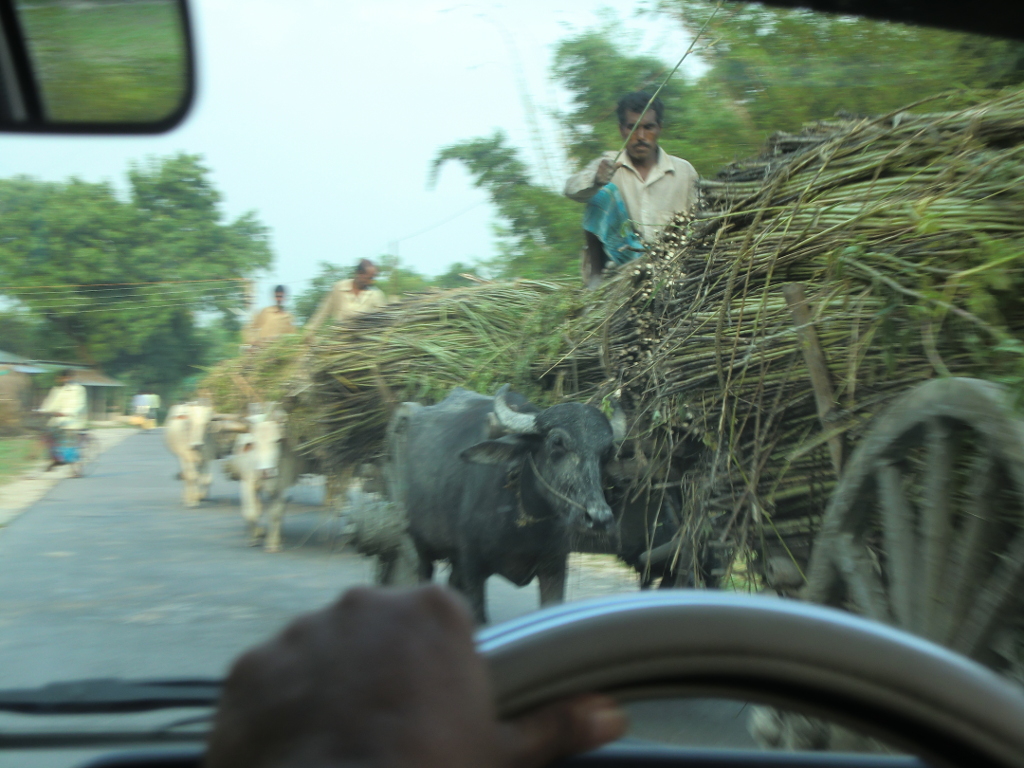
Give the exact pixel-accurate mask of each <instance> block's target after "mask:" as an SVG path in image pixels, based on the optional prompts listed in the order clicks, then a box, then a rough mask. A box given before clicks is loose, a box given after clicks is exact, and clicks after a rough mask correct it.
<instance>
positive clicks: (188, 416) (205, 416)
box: [164, 402, 213, 507]
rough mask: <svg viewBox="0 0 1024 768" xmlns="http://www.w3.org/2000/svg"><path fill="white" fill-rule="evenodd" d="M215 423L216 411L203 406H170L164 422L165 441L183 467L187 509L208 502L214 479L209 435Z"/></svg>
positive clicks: (185, 404)
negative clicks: (211, 470) (207, 454)
mask: <svg viewBox="0 0 1024 768" xmlns="http://www.w3.org/2000/svg"><path fill="white" fill-rule="evenodd" d="M212 419H213V407H212V406H211V405H209V404H207V403H203V402H193V403H182V404H179V405H174V406H171V409H170V410H169V411H168V412H167V420H166V421H165V422H164V440H165V441H166V443H167V447H168V448H169V449H170V451H171V453H173V454H174V456H175V457H176V458H177V459H178V463H179V465H180V466H181V479H182V480H184V481H185V491H184V501H185V506H186V507H196V506H198V505H199V502H200V501H202V500H203V499H205V498H206V495H207V494H208V493H209V490H210V483H212V482H213V476H212V474H211V473H210V468H209V462H208V461H207V456H206V451H205V450H204V448H205V444H206V431H207V428H208V427H209V425H210V421H211V420H212Z"/></svg>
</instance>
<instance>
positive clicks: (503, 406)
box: [494, 384, 537, 435]
mask: <svg viewBox="0 0 1024 768" xmlns="http://www.w3.org/2000/svg"><path fill="white" fill-rule="evenodd" d="M508 388H509V387H508V384H505V385H504V386H503V387H502V388H501V389H499V390H498V394H497V396H496V397H495V398H494V413H495V415H497V417H498V422H499V423H500V424H501V426H503V427H504V428H505V429H507V430H508V431H509V432H511V433H513V434H516V435H535V434H537V417H536V415H535V414H532V413H519V412H518V411H513V410H512V409H511V408H509V407H508V404H507V403H506V402H505V393H506V392H508Z"/></svg>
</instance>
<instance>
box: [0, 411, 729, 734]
mask: <svg viewBox="0 0 1024 768" xmlns="http://www.w3.org/2000/svg"><path fill="white" fill-rule="evenodd" d="M175 471H176V466H175V463H174V462H173V460H172V458H171V456H170V454H169V453H168V452H167V449H166V448H165V447H164V443H163V436H162V433H161V432H160V431H153V432H146V433H138V434H136V435H133V436H131V437H129V438H127V439H126V440H125V441H124V442H122V443H120V444H119V445H117V446H115V447H113V448H111V449H110V450H109V451H108V452H106V453H105V454H103V455H102V456H101V457H100V458H99V459H98V461H97V463H96V465H95V466H94V467H93V470H92V471H91V472H90V473H89V474H88V475H87V476H86V477H84V478H80V479H70V480H66V481H63V482H61V483H60V484H59V485H57V486H56V487H55V488H53V489H52V490H51V491H50V492H49V493H48V494H47V495H46V496H45V497H44V498H43V499H41V500H40V501H38V502H37V503H36V504H35V505H33V506H32V507H30V508H29V509H27V510H26V511H25V513H24V514H22V515H21V516H20V517H18V518H17V519H16V520H14V521H13V522H12V523H11V524H10V525H8V526H7V527H5V528H2V529H0V659H3V663H2V664H0V688H9V687H21V686H35V685H41V684H44V683H47V682H50V681H53V680H69V679H76V678H91V677H108V676H117V677H131V678H147V677H149V678H152V677H157V678H166V677H193V678H194V677H205V676H220V675H222V674H223V673H224V672H225V668H226V665H227V664H228V662H229V660H230V659H231V658H233V657H234V656H235V655H236V654H237V653H238V652H239V651H241V650H242V649H244V648H246V647H248V646H250V645H252V644H253V643H256V642H258V641H260V640H262V639H263V638H265V637H267V636H268V635H270V634H272V633H274V632H276V631H277V630H278V629H279V628H280V627H281V626H282V625H283V624H285V623H286V622H287V621H288V620H289V619H290V618H291V617H293V616H294V615H295V614H297V613H299V612H301V611H305V610H309V609H312V608H317V607H319V606H322V605H324V604H326V603H327V602H329V601H331V600H332V599H334V597H335V596H337V595H338V594H339V593H340V592H341V591H342V590H343V589H345V588H346V587H348V586H351V585H353V584H358V583H367V582H369V581H370V578H371V563H370V561H368V560H367V559H365V558H363V557H361V556H359V555H358V554H356V553H354V552H352V551H350V550H347V549H346V548H345V547H344V546H343V539H342V537H341V536H340V535H339V532H338V526H337V523H336V521H334V520H333V518H331V517H330V516H329V515H326V514H324V513H323V512H322V511H321V509H320V507H319V506H317V505H318V504H319V502H320V498H321V494H320V489H319V488H317V487H314V486H311V485H307V486H299V487H297V488H296V489H294V490H293V495H292V499H293V503H292V504H291V505H290V509H291V511H292V514H290V515H289V516H288V517H287V518H286V522H285V527H284V537H285V548H284V551H283V552H281V553H280V554H276V555H268V554H266V553H264V552H263V551H262V550H259V549H253V548H250V547H247V546H246V543H245V528H244V525H243V523H242V520H241V518H240V516H239V513H238V492H237V484H235V483H230V482H228V481H227V480H226V479H225V478H224V477H223V476H222V475H220V474H219V471H218V474H217V475H216V476H215V480H214V484H213V487H212V489H211V490H212V498H211V500H209V501H207V502H205V503H204V504H203V505H202V506H201V507H199V508H198V509H196V510H186V509H185V508H184V507H183V506H182V503H181V484H180V482H179V481H177V480H175V479H174V478H173V475H174V473H175ZM574 558H575V559H574V560H573V570H572V571H571V573H570V578H569V583H568V590H569V596H570V598H580V597H587V596H591V595H592V594H595V593H601V592H608V591H614V590H622V589H628V588H635V586H633V582H632V579H631V577H624V574H623V571H621V570H619V569H618V568H616V567H614V566H609V565H608V564H601V563H598V562H596V561H595V560H594V559H593V558H590V559H587V558H586V557H584V556H574ZM488 591H489V600H488V602H489V605H490V610H491V615H492V618H493V619H494V620H495V621H501V620H505V619H507V618H511V617H513V616H516V615H520V614H523V613H526V612H528V611H531V610H534V609H535V608H536V607H537V590H536V587H535V586H530V587H526V588H523V589H521V590H520V589H515V588H514V587H512V586H511V585H509V584H508V583H507V582H505V581H503V580H501V579H497V578H496V579H492V580H491V583H490V584H489V585H488ZM734 709H735V707H734ZM729 712H733V710H729ZM732 716H733V715H729V717H732ZM726 719H728V717H727V718H726ZM738 728H739V731H742V724H740V725H739V726H738ZM727 730H730V732H731V731H736V730H737V727H735V726H729V727H728V728H727Z"/></svg>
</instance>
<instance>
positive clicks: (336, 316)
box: [305, 259, 388, 331]
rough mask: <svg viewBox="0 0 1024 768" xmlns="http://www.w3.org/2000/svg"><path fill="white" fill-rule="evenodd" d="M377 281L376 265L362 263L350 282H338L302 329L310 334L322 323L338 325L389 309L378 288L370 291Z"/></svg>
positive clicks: (365, 260) (367, 261)
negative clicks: (360, 316) (357, 317)
mask: <svg viewBox="0 0 1024 768" xmlns="http://www.w3.org/2000/svg"><path fill="white" fill-rule="evenodd" d="M376 279H377V265H376V264H374V263H373V262H372V261H370V260H369V259H363V260H362V261H360V262H359V263H358V264H357V265H356V271H355V275H353V277H352V278H351V279H350V280H339V281H338V282H336V283H335V284H334V286H333V287H332V288H331V292H330V293H328V294H327V297H326V298H325V299H324V300H323V301H322V302H321V304H320V307H319V308H318V309H317V311H316V313H315V314H314V315H313V317H311V318H310V319H309V322H307V323H306V325H305V330H307V331H313V330H316V329H317V328H319V327H320V326H321V325H322V324H323V323H324V322H325V321H326V322H329V323H340V322H342V321H343V320H348V319H349V318H350V317H354V316H355V315H359V314H362V313H364V312H376V311H377V310H379V309H383V308H384V307H386V306H387V305H388V300H387V297H386V296H385V295H384V292H383V291H382V290H380V288H374V287H373V281H374V280H376Z"/></svg>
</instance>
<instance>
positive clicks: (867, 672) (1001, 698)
mask: <svg viewBox="0 0 1024 768" xmlns="http://www.w3.org/2000/svg"><path fill="white" fill-rule="evenodd" d="M478 643H479V648H480V650H481V652H482V653H483V654H484V656H485V657H486V658H487V659H488V663H489V664H490V667H491V670H492V674H493V678H494V681H495V686H496V691H497V696H498V704H499V709H500V711H501V713H502V715H504V716H510V715H515V714H518V713H520V712H523V711H526V710H528V709H531V708H532V707H535V706H538V705H540V704H544V703H546V702H549V701H552V700H554V699H557V698H560V697H563V696H566V695H570V694H577V693H584V692H588V691H603V692H606V693H610V694H612V695H614V696H616V697H619V698H622V699H625V700H628V699H631V698H655V697H665V696H673V697H678V696H691V697H708V696H719V697H726V698H736V699H742V700H745V701H757V702H763V703H767V704H773V705H778V706H782V707H785V708H786V709H790V710H797V711H800V712H802V713H803V714H807V715H812V716H817V717H823V718H826V719H829V720H832V721H834V722H838V723H842V724H844V725H849V726H852V727H854V728H856V729H858V730H859V731H861V732H864V733H869V734H871V735H873V736H877V737H879V738H881V739H883V740H884V741H886V742H887V743H889V744H891V745H893V746H895V747H898V748H901V749H904V750H906V751H907V752H908V753H911V754H914V755H917V756H918V757H919V758H921V759H922V760H924V761H925V762H926V763H927V764H930V765H959V766H980V765H998V766H1019V767H1021V768H1024V691H1021V689H1019V688H1018V687H1016V686H1015V685H1013V684H1012V683H1010V682H1008V681H1006V680H1004V679H1003V678H1001V677H999V676H997V675H996V674H995V673H994V672H992V671H990V670H988V669H986V668H985V667H982V666H980V665H979V664H977V663H975V662H973V661H970V660H969V659H966V658H964V657H962V656H958V655H956V654H954V653H952V652H951V651H949V650H947V649H945V648H943V647H941V646H938V645H935V644H933V643H931V642H928V641H926V640H923V639H921V638H918V637H915V636H913V635H910V634H907V633H905V632H902V631H900V630H897V629H894V628H891V627H887V626H884V625H881V624H878V623H873V622H869V621H867V620H864V619H861V618H859V617H857V616H855V615H852V614H849V613H846V612H843V611H839V610H835V609H831V608H825V607H822V606H818V605H814V604H810V603H803V602H798V601H794V600H786V599H781V598H771V597H761V596H749V597H748V596H739V595H729V594H723V593H720V592H705V591H687V590H670V591H659V592H647V593H642V594H639V595H638V594H635V593H634V594H630V595H624V596H620V597H612V598H604V599H600V600H594V601H587V602H578V603H567V604H563V605H560V606H557V607H554V608H549V609H546V610H543V611H540V612H537V613H534V614H531V615H529V616H526V617H523V618H521V619H518V620H514V621H511V622H507V623H505V624H501V625H499V626H495V627H492V628H488V629H485V630H483V631H481V632H480V633H479V635H478ZM783 758H784V759H783ZM834 758H836V756H835V755H834V754H831V753H813V754H811V755H807V754H803V755H796V754H793V753H788V754H785V755H783V754H781V753H778V752H768V751H765V752H761V751H747V752H742V753H741V752H733V753H730V755H729V756H725V757H723V758H722V759H711V758H710V757H709V753H707V752H703V753H698V752H696V751H686V750H672V751H671V753H667V752H666V751H665V750H653V751H652V750H649V749H641V748H628V747H618V748H611V749H610V750H609V749H606V750H605V751H598V752H595V753H591V755H589V756H584V757H582V758H576V759H575V760H574V761H573V762H574V763H587V764H600V765H603V766H608V765H631V766H644V765H654V764H657V765H659V766H666V765H711V764H717V765H730V766H745V765H750V766H754V765H767V764H770V765H839V764H842V765H880V764H887V765H888V764H899V765H919V764H920V763H919V762H918V761H917V760H911V762H909V763H907V762H906V759H905V758H901V759H899V760H897V761H896V763H892V762H891V761H883V762H881V763H880V762H879V760H880V758H879V757H878V756H871V755H865V756H864V757H863V759H860V758H857V757H856V756H851V755H846V756H845V758H844V759H843V760H840V761H839V762H836V760H835V759H834Z"/></svg>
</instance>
